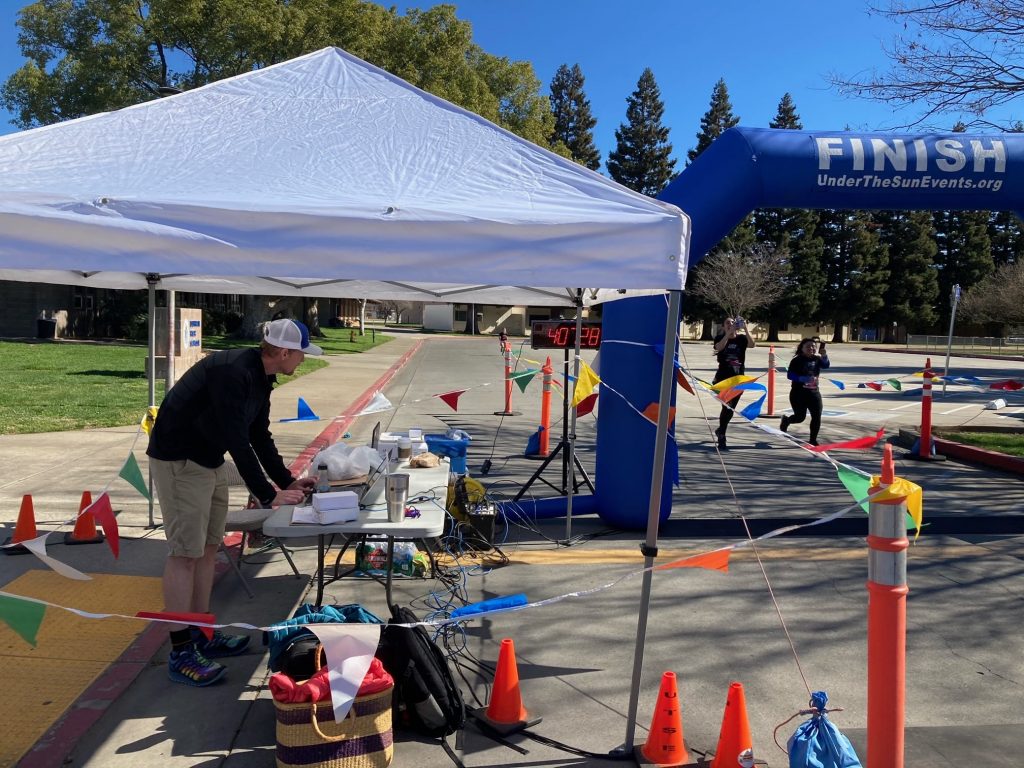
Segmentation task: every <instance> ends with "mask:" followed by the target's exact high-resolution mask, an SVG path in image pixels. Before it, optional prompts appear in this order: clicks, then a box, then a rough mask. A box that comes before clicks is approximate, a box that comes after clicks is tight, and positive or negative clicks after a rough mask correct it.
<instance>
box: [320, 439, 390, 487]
mask: <svg viewBox="0 0 1024 768" xmlns="http://www.w3.org/2000/svg"><path fill="white" fill-rule="evenodd" d="M378 463H380V455H379V454H378V453H377V450H376V449H375V448H371V447H370V446H368V445H358V446H349V445H346V444H345V443H335V444H334V445H332V446H329V447H327V448H324V449H323V450H322V451H320V453H318V454H317V455H316V456H315V457H314V458H313V466H314V467H318V466H320V464H326V465H327V477H328V478H329V479H330V480H351V479H352V478H353V477H361V476H362V475H366V474H369V472H370V469H371V468H372V467H375V466H377V464H378Z"/></svg>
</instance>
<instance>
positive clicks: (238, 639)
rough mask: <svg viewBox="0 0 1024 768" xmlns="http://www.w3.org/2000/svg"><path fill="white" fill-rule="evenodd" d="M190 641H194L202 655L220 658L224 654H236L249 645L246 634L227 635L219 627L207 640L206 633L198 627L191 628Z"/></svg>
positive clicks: (209, 657)
mask: <svg viewBox="0 0 1024 768" xmlns="http://www.w3.org/2000/svg"><path fill="white" fill-rule="evenodd" d="M192 642H194V643H195V645H196V648H198V649H199V650H200V651H201V652H202V654H203V655H204V656H206V658H208V659H220V658H223V657H224V656H237V655H238V654H240V653H242V652H244V651H245V649H246V648H248V647H249V636H248V635H227V634H225V633H223V632H221V631H220V630H219V629H215V630H213V637H212V638H211V639H209V640H207V639H206V635H204V634H203V633H202V632H200V631H199V630H198V629H193V630H192Z"/></svg>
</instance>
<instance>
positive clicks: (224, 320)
mask: <svg viewBox="0 0 1024 768" xmlns="http://www.w3.org/2000/svg"><path fill="white" fill-rule="evenodd" d="M244 317H245V316H244V315H243V314H242V313H241V312H235V311H234V310H231V309H227V310H225V309H204V310H203V334H204V335H209V336H227V335H229V334H232V333H234V332H235V331H237V330H238V329H239V328H241V327H242V320H243V319H244Z"/></svg>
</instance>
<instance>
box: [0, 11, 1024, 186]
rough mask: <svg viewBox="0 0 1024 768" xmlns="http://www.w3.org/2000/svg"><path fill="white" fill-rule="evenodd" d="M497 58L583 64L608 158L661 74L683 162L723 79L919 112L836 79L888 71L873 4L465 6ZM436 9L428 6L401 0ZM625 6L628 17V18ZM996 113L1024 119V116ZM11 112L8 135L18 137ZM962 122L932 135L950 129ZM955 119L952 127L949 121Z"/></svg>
mask: <svg viewBox="0 0 1024 768" xmlns="http://www.w3.org/2000/svg"><path fill="white" fill-rule="evenodd" d="M24 4H25V3H24V2H22V1H21V0H0V79H2V80H6V79H7V77H9V76H10V74H11V73H12V72H13V71H14V70H16V69H17V68H18V67H19V66H20V65H21V63H22V58H21V55H20V52H19V51H18V49H17V44H16V40H17V32H16V28H15V26H14V22H15V17H16V14H17V10H18V8H20V7H22V6H23V5H24ZM454 4H455V5H456V7H457V9H458V11H457V13H458V15H459V17H460V18H463V19H466V20H468V21H470V22H472V24H473V30H474V40H475V41H476V42H477V43H478V44H479V45H480V46H481V47H483V48H484V50H486V51H488V52H489V53H492V54H495V55H498V56H506V57H508V58H510V59H515V60H528V61H530V62H531V63H532V64H533V66H534V71H535V72H536V73H537V76H538V77H539V78H540V80H541V82H542V84H543V85H544V88H545V91H546V88H547V85H548V83H550V81H551V78H552V76H553V75H554V73H555V70H557V69H558V66H559V65H560V64H569V65H572V64H579V65H580V67H581V68H582V70H583V74H584V76H585V78H586V92H587V96H588V97H589V99H590V102H591V108H592V110H593V112H594V116H595V117H596V118H597V120H598V124H597V127H596V129H595V131H594V135H595V139H596V142H597V145H598V148H599V149H600V150H601V153H602V157H605V156H607V153H608V151H609V150H611V149H613V148H614V146H615V135H614V134H615V129H616V128H617V127H618V126H619V125H620V124H621V123H622V122H623V121H624V120H625V113H626V99H627V97H628V96H629V95H630V94H631V93H632V92H633V90H634V89H635V88H636V83H637V80H638V79H639V77H640V74H641V73H642V72H643V70H644V68H645V67H650V68H651V70H652V71H653V72H654V76H655V79H656V80H657V82H658V85H659V87H660V89H661V94H662V99H663V101H664V102H665V118H664V123H665V125H666V126H668V127H669V129H670V135H669V140H670V141H671V142H672V144H673V147H674V156H675V157H676V158H677V159H678V161H679V162H678V164H677V168H681V167H682V165H683V163H684V162H685V156H686V151H687V150H688V149H690V148H691V147H693V146H694V144H695V143H696V138H695V136H696V133H697V131H698V130H699V127H700V118H701V116H702V115H703V114H704V112H705V111H706V110H707V108H708V103H709V100H710V97H711V90H712V88H713V87H714V84H715V82H716V81H717V80H718V78H720V77H721V78H724V79H725V82H726V85H727V86H728V88H729V94H730V98H731V100H732V104H733V109H734V111H735V113H736V114H737V115H739V116H740V118H741V121H740V124H741V125H747V126H766V125H767V124H768V122H769V121H770V120H771V119H772V117H773V116H774V115H775V111H776V107H777V106H778V102H779V99H780V98H781V97H782V94H783V93H785V92H787V91H788V92H790V93H791V94H792V95H793V99H794V101H795V103H796V107H797V110H798V112H799V113H800V116H801V118H802V119H803V124H804V127H805V128H807V129H821V130H838V129H843V128H846V127H849V128H851V129H853V130H889V129H898V128H899V127H900V126H902V125H905V124H907V123H909V122H911V121H913V120H914V119H915V118H916V117H917V115H918V112H917V111H915V110H913V109H910V110H905V111H903V112H896V113H894V112H893V110H892V109H891V108H890V107H888V106H886V105H883V104H878V103H875V102H872V101H867V100H861V99H847V98H843V97H841V96H839V94H838V93H836V92H835V91H834V90H833V89H831V88H830V87H829V85H828V80H827V75H828V73H829V72H833V71H839V72H842V73H844V74H854V73H858V72H862V71H865V70H870V69H871V68H874V67H883V68H884V67H886V66H887V60H886V59H885V57H884V55H883V52H882V47H883V45H885V44H887V43H888V42H890V41H891V40H892V37H893V35H894V34H895V33H896V32H897V28H896V26H895V25H893V24H892V23H891V22H889V21H888V20H886V19H884V18H879V17H872V16H869V15H868V13H867V11H866V2H865V0H827V2H822V1H821V0H776V1H775V2H772V3H766V2H750V1H749V0H719V1H718V2H710V3H703V2H696V0H690V1H689V2H686V1H685V0H660V2H655V1H653V0H630V2H626V3H624V2H621V0H589V1H587V0H465V1H464V2H456V3H454ZM410 6H411V7H429V4H427V3H416V4H408V3H406V4H399V6H398V7H399V8H400V9H404V8H406V7H410ZM624 9H625V10H624ZM991 117H993V118H994V119H997V120H1016V119H1021V118H1024V109H1021V108H1018V109H1016V110H1013V109H1007V110H1003V111H1001V112H1000V113H997V114H994V115H992V116H991ZM8 120H9V115H6V114H0V133H10V132H12V131H14V130H16V129H15V128H14V127H13V126H12V125H10V123H9V122H8ZM955 121H956V118H955V116H950V117H949V118H948V124H934V125H932V126H930V127H933V128H936V129H938V130H945V129H947V128H948V127H949V126H951V125H952V124H953V123H954V122H955ZM944 122H945V121H944Z"/></svg>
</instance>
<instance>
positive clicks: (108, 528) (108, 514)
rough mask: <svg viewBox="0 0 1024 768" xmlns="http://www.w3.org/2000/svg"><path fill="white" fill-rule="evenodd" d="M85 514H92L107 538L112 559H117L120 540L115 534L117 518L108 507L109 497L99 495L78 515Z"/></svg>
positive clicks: (103, 494) (104, 494)
mask: <svg viewBox="0 0 1024 768" xmlns="http://www.w3.org/2000/svg"><path fill="white" fill-rule="evenodd" d="M86 512H92V516H93V517H94V518H95V519H96V522H97V523H99V524H100V526H101V527H102V528H103V533H104V534H105V535H106V537H107V546H109V547H110V551H111V552H113V553H114V557H115V558H116V557H118V556H119V554H120V551H121V540H120V538H119V537H118V533H117V518H116V517H115V516H114V510H113V508H112V507H111V506H110V496H109V495H108V494H106V493H102V494H100V497H99V498H98V499H96V501H94V502H93V503H92V504H90V505H89V506H88V507H86V508H85V509H83V510H82V512H81V513H80V514H85V513H86Z"/></svg>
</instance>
